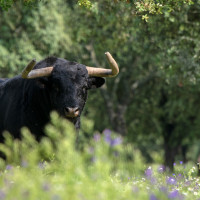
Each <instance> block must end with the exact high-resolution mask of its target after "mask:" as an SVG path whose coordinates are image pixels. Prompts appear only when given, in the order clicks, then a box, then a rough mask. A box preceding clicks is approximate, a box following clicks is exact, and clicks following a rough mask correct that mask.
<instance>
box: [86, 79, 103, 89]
mask: <svg viewBox="0 0 200 200" xmlns="http://www.w3.org/2000/svg"><path fill="white" fill-rule="evenodd" d="M104 83H105V79H104V78H101V77H89V78H88V89H95V88H99V87H101V86H102V85H103V84H104Z"/></svg>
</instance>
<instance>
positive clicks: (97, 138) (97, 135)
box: [94, 133, 101, 142]
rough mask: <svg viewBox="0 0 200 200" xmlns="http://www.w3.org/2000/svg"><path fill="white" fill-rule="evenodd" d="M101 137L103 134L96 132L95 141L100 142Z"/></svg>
mask: <svg viewBox="0 0 200 200" xmlns="http://www.w3.org/2000/svg"><path fill="white" fill-rule="evenodd" d="M100 139H101V135H100V134H99V133H96V134H94V141H95V142H99V141H100Z"/></svg>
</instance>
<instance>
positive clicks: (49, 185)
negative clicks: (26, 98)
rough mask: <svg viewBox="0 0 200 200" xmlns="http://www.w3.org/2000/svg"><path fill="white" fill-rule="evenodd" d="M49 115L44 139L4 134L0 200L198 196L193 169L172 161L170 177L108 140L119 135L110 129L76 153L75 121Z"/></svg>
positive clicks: (128, 147)
mask: <svg viewBox="0 0 200 200" xmlns="http://www.w3.org/2000/svg"><path fill="white" fill-rule="evenodd" d="M51 117H52V122H51V124H49V125H48V126H47V127H46V131H47V136H48V137H47V136H46V137H44V138H42V140H41V142H37V141H36V140H35V139H34V138H33V136H32V135H31V134H30V133H29V131H28V130H27V129H23V130H22V133H23V134H22V140H21V141H19V140H13V139H12V138H11V136H10V135H9V134H8V133H5V144H1V146H0V147H1V148H0V149H1V151H3V152H4V153H6V155H7V162H6V163H7V165H6V166H5V162H4V161H3V160H1V165H2V166H1V170H2V171H1V176H0V187H1V189H0V194H1V198H2V199H13V198H16V199H26V200H27V199H37V198H38V199H74V200H76V199H80V198H85V199H102V198H103V199H121V200H122V199H137V200H145V199H149V198H152V196H155V197H157V198H158V199H170V195H171V196H175V195H176V196H175V197H176V198H178V197H181V198H182V197H183V196H185V199H197V197H198V196H199V190H198V189H195V188H196V185H198V184H200V181H199V179H197V178H196V177H195V174H196V168H195V167H192V168H191V166H189V165H188V166H187V168H185V167H184V166H183V165H176V173H175V174H174V175H173V176H170V175H169V174H168V173H167V172H164V168H163V166H159V167H158V165H154V166H153V167H146V166H145V165H144V163H143V160H142V157H141V154H140V152H139V151H138V150H137V149H135V148H133V146H132V145H130V144H126V143H122V144H120V143H110V141H116V139H117V138H118V137H117V136H116V135H114V134H112V133H110V131H109V130H107V132H105V133H104V134H103V135H100V134H96V135H94V139H90V140H89V141H87V143H84V144H83V149H82V150H81V151H79V150H78V149H77V148H76V142H77V140H76V132H75V130H74V127H73V125H72V124H71V123H70V122H68V121H66V120H64V119H61V118H60V117H59V116H58V115H57V114H56V113H52V115H51ZM8 161H9V162H8ZM145 168H146V170H145ZM183 175H184V176H183ZM152 183H153V184H152ZM174 193H175V194H174ZM154 199H155V198H154Z"/></svg>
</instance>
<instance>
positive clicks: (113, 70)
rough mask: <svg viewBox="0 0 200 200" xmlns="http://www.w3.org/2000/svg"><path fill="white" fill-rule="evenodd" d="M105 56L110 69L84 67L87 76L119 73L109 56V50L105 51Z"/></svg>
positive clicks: (108, 75) (114, 62)
mask: <svg viewBox="0 0 200 200" xmlns="http://www.w3.org/2000/svg"><path fill="white" fill-rule="evenodd" d="M105 54H106V58H107V60H108V62H109V65H110V68H111V69H104V68H95V67H88V66H87V67H86V69H87V71H88V74H89V76H98V77H114V76H116V75H117V74H118V73H119V67H118V65H117V63H116V61H115V60H114V58H113V57H112V56H111V54H110V53H109V52H106V53H105Z"/></svg>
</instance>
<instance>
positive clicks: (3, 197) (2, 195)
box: [0, 190, 6, 200]
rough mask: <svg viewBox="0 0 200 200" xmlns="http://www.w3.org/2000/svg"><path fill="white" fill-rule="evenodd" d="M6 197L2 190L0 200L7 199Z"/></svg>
mask: <svg viewBox="0 0 200 200" xmlns="http://www.w3.org/2000/svg"><path fill="white" fill-rule="evenodd" d="M5 197H6V194H5V192H4V191H2V190H0V199H2V200H3V199H5Z"/></svg>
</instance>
